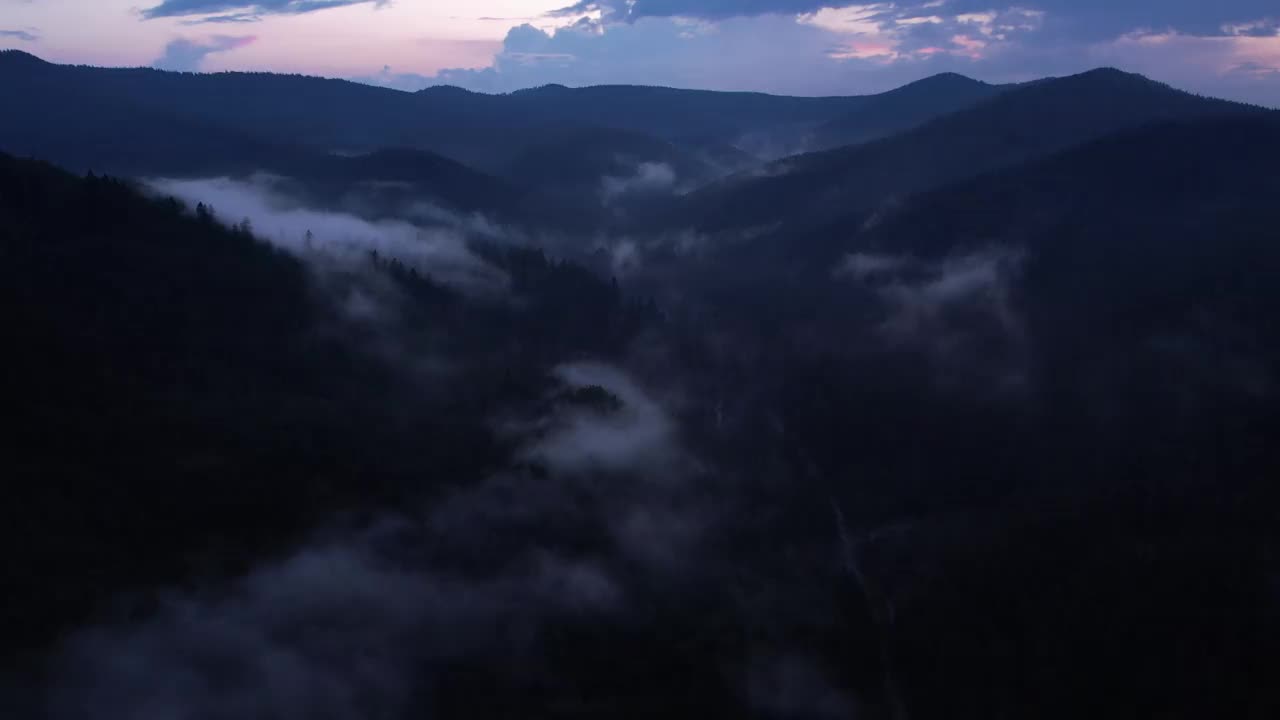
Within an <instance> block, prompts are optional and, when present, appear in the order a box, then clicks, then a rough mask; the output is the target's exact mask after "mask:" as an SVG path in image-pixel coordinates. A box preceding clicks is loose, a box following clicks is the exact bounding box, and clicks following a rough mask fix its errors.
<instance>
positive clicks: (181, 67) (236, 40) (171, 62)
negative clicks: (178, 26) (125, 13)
mask: <svg viewBox="0 0 1280 720" xmlns="http://www.w3.org/2000/svg"><path fill="white" fill-rule="evenodd" d="M257 40H258V38H257V36H254V35H214V36H212V37H209V38H206V39H203V40H193V39H191V38H178V39H176V40H173V41H172V42H170V43H169V44H168V45H166V46H165V48H164V55H161V56H160V57H159V58H156V60H155V62H153V63H152V65H153V66H154V67H157V68H159V69H161V70H176V71H180V72H196V71H198V70H199V69H200V67H201V66H202V65H203V64H204V61H205V58H207V57H209V56H210V55H213V54H215V53H222V52H229V51H231V50H235V49H237V48H242V47H245V46H248V45H252V44H253V43H255V42H257Z"/></svg>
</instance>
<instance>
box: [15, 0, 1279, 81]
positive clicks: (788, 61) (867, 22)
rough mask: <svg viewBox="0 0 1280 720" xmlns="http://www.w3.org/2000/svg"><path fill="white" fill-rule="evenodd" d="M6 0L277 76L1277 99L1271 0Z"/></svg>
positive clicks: (170, 57) (38, 33)
mask: <svg viewBox="0 0 1280 720" xmlns="http://www.w3.org/2000/svg"><path fill="white" fill-rule="evenodd" d="M571 2H572V0H260V1H259V2H256V3H254V2H243V1H242V0H0V47H17V48H21V49H24V50H27V51H29V52H32V53H35V54H37V55H40V56H42V57H44V58H46V59H49V60H53V61H56V62H75V63H87V64H94V65H129V66H137V65H155V66H158V67H165V68H171V69H181V70H197V69H198V70H249V69H252V70H273V71H281V72H303V73H308V74H318V75H327V76H334V77H348V78H356V79H361V80H363V81H366V82H374V83H379V84H385V85H390V86H394V87H402V88H407V89H416V88H419V87H424V86H427V85H433V84H440V83H450V84H456V85H462V86H465V87H469V88H473V89H478V90H489V91H505V90H511V89H516V88H520V87H527V86H530V85H538V84H543V83H548V82H559V83H564V84H567V85H586V84H599V83H643V84H662V85H674V86H682V87H703V88H713V89H733V90H763V91H767V92H777V93H789V94H803V95H813V94H850V93H863V92H874V91H879V90H884V89H887V88H889V87H893V86H896V85H900V84H902V83H904V82H907V81H910V80H913V79H917V78H920V77H923V76H925V75H929V74H932V73H935V72H941V71H945V70H949V71H955V72H960V73H964V74H967V75H970V76H973V77H978V78H981V79H984V80H991V81H1013V80H1025V79H1030V78H1033V77H1040V76H1045V75H1061V74H1067V73H1072V72H1078V71H1081V70H1085V69H1088V68H1092V67H1097V66H1100V65H1115V66H1118V67H1121V68H1124V69H1127V70H1132V71H1136V72H1141V73H1144V74H1146V75H1149V76H1152V77H1154V78H1156V79H1159V80H1164V81H1166V82H1170V83H1173V84H1175V85H1178V86H1181V87H1185V88H1188V89H1192V90H1196V91H1200V92H1204V93H1209V94H1214V95H1220V96H1225V97H1230V98H1234V99H1242V100H1249V101H1253V102H1257V103H1261V104H1266V105H1272V106H1280V2H1277V1H1276V0H1265V1H1264V0H1212V1H1210V0H1024V1H1022V2H1017V3H1015V4H1008V2H1007V0H1006V1H1005V2H1002V1H1001V0H906V1H903V2H894V3H875V4H858V5H845V4H842V3H840V2H838V1H835V2H828V3H823V2H814V1H813V0H587V1H585V2H578V3H576V4H570V3H571Z"/></svg>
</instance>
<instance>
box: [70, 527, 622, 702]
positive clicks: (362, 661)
mask: <svg viewBox="0 0 1280 720" xmlns="http://www.w3.org/2000/svg"><path fill="white" fill-rule="evenodd" d="M429 534H430V524H429V521H428V522H424V523H419V522H412V521H396V520H393V519H388V520H386V521H384V522H383V523H381V524H380V525H379V526H378V527H375V528H374V529H373V530H371V531H368V532H365V533H358V534H353V535H346V536H341V535H340V536H337V537H335V538H332V539H330V540H327V541H322V542H318V543H316V544H315V545H313V546H310V547H307V548H304V549H302V550H300V551H298V552H297V553H295V554H294V555H292V556H291V557H288V558H287V559H285V560H283V561H280V562H275V563H270V564H266V565H264V566H261V567H259V568H257V569H256V570H254V571H253V572H251V573H250V574H249V575H248V576H247V577H245V578H244V579H242V580H239V581H236V582H234V583H232V584H231V585H230V586H229V587H223V588H218V589H210V590H206V592H205V593H202V594H190V595H179V594H172V595H170V596H168V597H166V598H164V599H163V600H162V602H161V604H160V607H159V609H158V611H157V612H155V613H154V614H153V615H152V617H150V618H149V619H147V620H146V621H143V622H140V623H123V624H119V625H107V626H101V627H94V628H89V629H86V630H83V631H81V632H79V633H76V634H74V635H73V636H72V637H71V638H70V639H69V640H68V642H67V643H65V645H64V646H63V648H62V649H61V652H60V653H59V654H58V657H57V658H56V660H55V662H54V664H53V668H54V678H55V681H54V685H53V687H52V689H51V692H50V694H49V695H50V696H49V698H48V710H49V714H48V717H51V718H52V719H53V720H89V718H102V717H112V718H135V719H136V720H161V719H162V718H203V719H205V720H240V719H242V718H251V717H272V718H280V719H281V720H356V719H357V718H369V717H403V716H406V713H409V712H411V709H412V708H414V707H417V706H416V705H415V703H421V702H422V701H423V699H424V696H427V695H429V693H430V690H431V683H432V681H433V680H434V678H433V677H432V674H433V671H435V670H437V669H439V668H440V667H442V666H445V665H447V664H449V663H450V662H455V661H461V660H464V659H468V658H476V659H483V660H491V659H495V658H496V659H499V660H503V659H506V658H509V657H511V656H513V655H520V654H525V653H530V652H533V651H534V649H533V648H532V647H531V646H528V645H527V643H531V642H532V639H533V634H532V633H531V632H523V631H522V630H521V628H529V629H532V628H535V627H536V626H537V625H538V624H539V623H541V622H544V621H546V620H549V619H554V618H556V617H558V616H572V615H582V614H584V613H599V612H606V611H609V610H611V609H612V608H614V607H615V605H616V603H617V602H618V589H617V588H616V587H615V585H614V584H613V582H612V581H611V580H610V579H609V578H607V577H606V576H605V575H603V574H602V573H601V571H600V570H599V569H598V568H596V567H595V566H593V565H591V564H590V563H587V562H583V561H575V560H570V559H565V558H561V557H558V556H555V555H553V554H550V553H546V552H542V551H538V550H534V551H532V552H526V554H525V556H524V557H522V558H521V559H520V560H518V561H516V562H511V563H508V564H507V565H506V566H504V567H502V568H500V569H496V570H494V571H492V572H491V573H489V574H481V575H480V576H478V577H476V576H471V577H468V576H467V575H466V574H464V573H460V572H453V571H451V570H448V569H432V568H426V567H422V566H421V565H420V564H418V563H416V562H414V560H415V551H414V546H415V544H420V543H422V542H423V541H424V540H425V539H426V536H428V535H429ZM522 638H523V640H522Z"/></svg>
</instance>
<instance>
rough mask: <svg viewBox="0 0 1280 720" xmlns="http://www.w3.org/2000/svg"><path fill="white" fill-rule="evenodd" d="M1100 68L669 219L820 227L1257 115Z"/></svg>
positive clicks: (720, 196)
mask: <svg viewBox="0 0 1280 720" xmlns="http://www.w3.org/2000/svg"><path fill="white" fill-rule="evenodd" d="M1256 112H1260V110H1259V109H1257V108H1253V107H1250V106H1245V105H1240V104H1236V103H1230V102H1226V101H1222V100H1214V99H1209V98H1203V97H1199V96H1196V95H1192V94H1190V93H1186V92H1182V91H1179V90H1175V89H1173V88H1170V87H1168V86H1166V85H1163V84H1160V83H1156V82H1153V81H1151V80H1148V79H1147V78H1144V77H1142V76H1140V75H1134V74H1129V73H1123V72H1120V71H1118V70H1112V69H1102V70H1094V71H1091V72H1087V73H1083V74H1080V75H1074V76H1071V77H1066V78H1059V79H1051V80H1044V81H1041V82H1037V83H1034V84H1030V85H1026V86H1022V87H1019V88H1016V89H1012V90H1009V91H1008V92H1004V93H1001V94H999V95H997V96H995V97H993V98H991V99H989V100H986V101H984V102H982V103H980V104H978V105H976V106H974V107H971V108H968V109H966V110H961V111H959V112H956V113H954V114H951V115H947V116H945V117H941V118H938V119H937V120H934V121H932V122H930V123H928V124H926V125H924V126H922V127H919V128H917V129H915V130H911V131H908V132H905V133H902V134H899V135H895V136H893V137H889V138H885V139H882V140H878V141H875V142H871V143H867V144H864V145H858V146H853V147H847V148H840V149H837V150H831V151H827V152H821V153H813V154H809V155H801V156H798V157H793V158H787V159H785V160H781V161H778V162H777V163H774V164H772V165H769V166H766V167H765V168H762V169H760V170H757V171H753V172H749V173H744V174H740V175H738V176H735V177H733V178H729V179H727V180H725V181H723V182H721V183H718V184H716V185H714V186H711V187H709V188H706V189H704V190H702V191H700V192H698V193H694V194H693V195H692V196H690V197H689V198H688V200H687V202H686V205H685V208H684V209H683V212H681V213H679V214H678V215H677V216H676V217H675V218H674V219H671V220H670V221H671V222H673V223H675V224H681V225H689V224H693V225H696V226H697V227H700V228H702V229H704V230H724V229H730V228H749V227H770V226H775V225H777V224H786V225H788V226H807V227H820V226H822V225H825V224H827V223H829V222H830V221H831V220H833V219H834V218H836V217H839V216H842V215H854V214H857V213H860V212H862V211H865V210H868V209H870V208H874V207H876V206H878V205H880V204H881V203H883V202H884V201H886V200H889V199H892V198H897V197H902V196H905V195H909V194H911V193H914V192H919V191H923V190H927V189H930V188H934V187H939V186H942V185H945V184H947V183H950V182H955V181H959V180H962V179H964V178H967V177H973V176H975V175H979V174H981V173H983V172H986V171H990V170H995V169H999V168H1004V167H1010V166H1013V165H1017V164H1019V163H1022V162H1027V161H1029V160H1034V159H1036V158H1040V157H1044V156H1046V155H1049V154H1052V153H1054V152H1057V151H1060V150H1064V149H1067V148H1070V147H1072V146H1074V145H1079V144H1082V143H1085V142H1088V141H1090V140H1094V139H1097V138H1100V137H1103V136H1106V135H1108V134H1111V133H1115V132H1119V131H1122V130H1125V129H1127V128H1134V127H1139V126H1142V125H1147V124H1150V123H1155V122H1159V121H1161V120H1169V119H1178V118H1195V117H1202V116H1212V115H1222V114H1239V113H1256Z"/></svg>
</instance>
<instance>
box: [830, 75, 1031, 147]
mask: <svg viewBox="0 0 1280 720" xmlns="http://www.w3.org/2000/svg"><path fill="white" fill-rule="evenodd" d="M1007 89H1009V88H1008V86H1001V85H990V84H988V83H984V82H980V81H978V80H973V79H971V78H967V77H965V76H963V75H957V74H955V73H943V74H941V75H934V76H932V77H928V78H925V79H923V80H918V81H916V82H913V83H911V84H909V85H904V86H902V87H900V88H898V89H896V90H890V91H889V92H886V93H881V94H880V95H874V96H870V97H868V98H867V101H866V102H865V103H863V104H862V105H861V106H860V107H858V108H857V109H856V110H854V111H853V112H850V113H847V114H845V115H841V116H840V117H838V118H835V119H833V120H830V121H828V122H826V123H824V124H822V125H821V126H819V127H818V128H817V129H816V130H815V131H814V135H815V140H814V143H815V144H816V145H817V146H818V147H820V148H835V147H839V146H842V145H856V144H859V143H865V142H870V141H871V140H877V139H879V138H882V137H887V136H889V135H894V134H896V133H900V132H904V131H906V130H910V129H912V128H915V127H917V126H919V125H923V124H925V123H926V122H928V121H930V120H933V119H934V118H937V117H941V116H943V115H949V114H951V113H954V112H957V111H959V110H963V109H965V108H967V107H970V106H973V105H976V104H978V103H979V102H981V101H983V100H986V99H988V98H991V97H994V96H996V95H998V94H1000V93H1002V92H1004V91H1005V90H1007Z"/></svg>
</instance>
